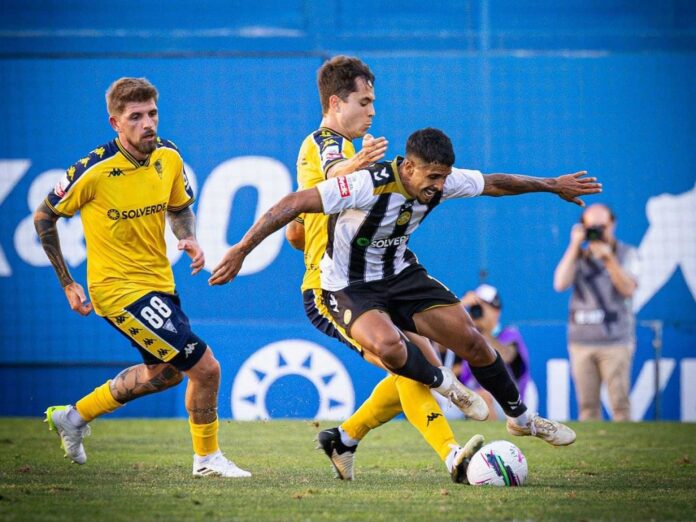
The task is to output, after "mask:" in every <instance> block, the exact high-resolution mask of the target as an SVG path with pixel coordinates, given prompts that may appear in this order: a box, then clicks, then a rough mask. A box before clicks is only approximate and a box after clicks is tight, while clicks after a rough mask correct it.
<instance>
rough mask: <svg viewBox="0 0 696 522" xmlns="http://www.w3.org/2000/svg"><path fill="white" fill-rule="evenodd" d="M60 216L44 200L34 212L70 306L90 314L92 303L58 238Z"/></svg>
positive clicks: (37, 231)
mask: <svg viewBox="0 0 696 522" xmlns="http://www.w3.org/2000/svg"><path fill="white" fill-rule="evenodd" d="M59 217H60V216H59V215H58V214H56V213H55V212H53V210H51V208H50V207H49V206H48V205H47V204H46V201H45V200H44V201H42V202H41V204H40V205H39V206H38V208H37V209H36V211H35V212H34V228H36V233H37V234H38V236H39V240H40V241H41V246H42V247H43V249H44V252H46V256H47V257H48V260H49V261H50V262H51V265H53V269H54V270H55V271H56V275H57V276H58V281H60V286H62V287H63V291H64V292H65V297H66V298H67V299H68V303H69V304H70V308H71V309H73V310H75V311H76V312H77V313H79V314H80V315H89V313H90V312H91V311H92V303H89V302H88V301H87V296H86V295H85V291H84V289H83V288H82V286H81V285H80V284H79V283H76V282H75V281H74V280H73V278H72V276H71V275H70V270H68V265H67V264H66V263H65V258H64V257H63V251H62V250H61V249H60V239H59V238H58V227H57V225H56V223H57V222H58V218H59Z"/></svg>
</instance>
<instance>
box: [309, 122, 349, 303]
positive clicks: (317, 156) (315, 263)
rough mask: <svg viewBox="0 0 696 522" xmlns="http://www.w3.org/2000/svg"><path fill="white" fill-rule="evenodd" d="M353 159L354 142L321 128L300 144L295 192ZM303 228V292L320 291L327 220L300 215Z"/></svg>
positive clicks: (327, 230)
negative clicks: (320, 270) (321, 263)
mask: <svg viewBox="0 0 696 522" xmlns="http://www.w3.org/2000/svg"><path fill="white" fill-rule="evenodd" d="M354 155H355V147H354V146H353V142H351V141H350V140H349V139H348V138H346V137H344V136H341V135H340V134H338V133H337V132H336V131H333V130H331V129H328V128H326V127H321V128H320V129H318V130H316V131H314V132H313V133H312V134H310V135H309V136H307V137H306V138H305V139H304V141H303V142H302V146H301V147H300V153H299V155H298V157H297V184H298V187H299V188H298V190H304V189H308V188H311V187H313V186H315V185H317V184H318V183H321V182H322V181H324V180H325V179H326V172H327V171H328V170H329V167H331V166H332V165H335V164H336V163H338V162H340V161H343V160H345V159H348V158H350V157H352V156H354ZM302 219H303V222H304V228H305V247H304V261H305V274H304V278H303V279H302V291H303V292H304V291H305V290H309V289H315V288H321V280H320V272H319V262H320V261H321V258H322V257H323V256H324V251H325V250H326V244H327V241H328V234H329V216H325V215H324V214H304V215H302Z"/></svg>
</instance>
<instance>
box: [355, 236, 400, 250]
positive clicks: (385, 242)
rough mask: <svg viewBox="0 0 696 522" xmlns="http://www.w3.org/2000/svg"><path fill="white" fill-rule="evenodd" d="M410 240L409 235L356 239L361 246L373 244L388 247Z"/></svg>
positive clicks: (375, 246)
mask: <svg viewBox="0 0 696 522" xmlns="http://www.w3.org/2000/svg"><path fill="white" fill-rule="evenodd" d="M407 241H408V236H398V237H385V238H382V239H373V240H372V241H370V239H369V238H366V237H359V238H358V239H356V240H355V243H356V244H357V245H358V246H359V247H366V246H368V245H369V246H371V247H373V248H388V247H392V246H399V245H403V244H404V243H406V242H407Z"/></svg>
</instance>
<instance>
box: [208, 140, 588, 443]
mask: <svg viewBox="0 0 696 522" xmlns="http://www.w3.org/2000/svg"><path fill="white" fill-rule="evenodd" d="M453 164H454V149H453V147H452V143H451V141H450V139H449V138H448V137H447V136H446V135H445V134H444V133H443V132H442V131H440V130H437V129H432V128H428V129H422V130H419V131H416V132H414V133H413V134H412V135H411V136H410V137H409V138H408V141H407V143H406V157H405V158H401V157H397V158H395V159H394V160H393V161H392V162H380V163H376V164H374V165H371V166H369V167H368V168H366V169H363V170H360V171H357V172H354V173H352V174H349V175H347V176H340V177H338V178H333V179H329V180H327V181H324V182H322V183H320V184H318V185H317V186H316V187H314V188H312V189H307V190H303V191H299V192H295V193H292V194H288V195H287V196H285V197H284V198H282V199H281V200H280V201H279V202H278V203H277V204H276V205H274V206H273V207H271V208H270V209H269V210H268V212H266V214H264V216H262V217H261V218H260V219H259V220H258V221H257V222H256V223H255V224H254V225H253V226H252V227H251V229H250V230H249V231H248V232H247V233H246V234H245V236H244V237H243V238H242V240H241V241H240V242H239V243H237V244H236V245H234V246H233V247H231V248H230V249H229V250H228V251H227V253H226V254H225V256H224V257H223V259H222V260H221V262H220V263H219V264H218V266H217V267H216V268H215V269H214V270H213V273H212V275H211V277H210V279H209V283H210V284H211V285H218V284H224V283H226V282H228V281H231V280H232V279H233V278H234V277H235V276H236V275H237V273H238V272H239V270H240V269H241V266H242V263H243V261H244V258H245V257H246V256H247V255H248V254H249V252H251V251H252V250H253V249H254V248H255V247H256V246H257V245H258V244H259V243H260V242H261V241H263V239H264V238H266V237H267V236H268V235H270V234H271V233H273V232H274V231H276V230H278V229H279V228H281V227H282V226H283V225H285V224H287V223H289V222H290V221H292V220H293V219H295V218H296V217H297V216H298V215H299V214H300V213H302V212H322V213H324V214H337V215H338V217H337V220H336V225H335V228H334V233H333V240H332V242H331V244H330V245H329V246H328V247H327V252H326V255H325V256H324V258H323V259H322V264H321V281H322V289H323V291H324V300H325V302H326V304H327V306H328V307H329V309H330V311H331V313H332V315H333V316H334V318H335V319H336V320H337V321H338V322H340V323H341V324H342V325H343V326H344V327H345V329H346V331H347V332H348V333H349V335H350V336H351V337H352V338H354V339H355V340H356V341H358V342H359V343H360V345H361V346H362V347H363V348H364V349H365V350H367V351H369V352H370V353H372V354H373V355H375V356H376V357H378V358H379V359H380V360H381V361H382V363H383V364H384V366H385V367H387V368H389V369H390V370H392V371H393V372H394V373H397V374H399V375H404V376H407V377H409V378H412V379H414V380H417V381H419V382H427V380H428V379H429V378H431V377H432V378H433V379H435V378H436V373H435V371H434V370H436V369H437V368H435V367H434V366H432V365H431V364H430V363H428V362H427V361H426V360H425V359H424V358H423V356H422V354H420V356H419V353H420V352H419V351H418V350H417V349H416V348H414V347H413V346H412V345H410V343H409V342H408V341H406V340H404V339H403V336H402V335H401V333H400V330H401V331H403V330H408V331H415V332H417V333H419V334H421V335H423V336H425V337H427V338H428V339H431V340H433V341H436V342H438V343H439V344H441V345H443V346H448V347H450V349H452V350H453V351H454V352H455V354H457V355H458V356H459V357H461V358H462V359H465V360H466V361H467V362H468V363H469V365H470V367H471V369H472V372H473V374H474V376H475V377H476V379H477V380H478V381H479V383H480V384H481V386H482V387H483V388H485V389H486V390H488V391H489V392H490V393H491V395H492V396H493V397H494V398H495V399H496V401H497V402H498V403H499V404H500V405H501V406H502V407H503V410H504V411H505V414H506V416H507V417H508V420H507V429H508V432H509V433H511V434H513V435H532V436H537V437H539V438H541V439H543V440H545V441H547V442H549V443H550V444H553V445H557V446H564V445H568V444H572V443H573V442H574V441H575V432H574V431H573V430H572V429H570V428H569V427H567V426H565V425H563V424H561V423H559V422H555V421H551V420H548V419H544V418H543V417H541V416H539V415H538V414H536V413H532V412H528V411H527V407H526V405H525V404H524V403H523V402H522V401H521V399H520V394H519V391H518V389H517V386H516V385H515V383H514V381H513V380H512V379H511V378H510V375H509V374H508V372H507V369H506V368H505V365H504V363H503V361H502V359H501V358H500V356H499V355H498V354H497V352H496V351H495V350H494V349H493V348H491V347H490V346H489V345H488V344H487V343H486V341H485V339H484V338H483V337H482V336H481V334H480V333H479V332H478V331H477V330H476V328H475V326H474V324H473V322H472V320H471V318H470V317H469V315H468V313H467V312H466V309H465V308H464V306H463V305H462V304H461V302H460V300H459V299H458V298H457V296H455V295H454V294H452V292H450V291H449V290H448V289H447V287H445V286H444V285H443V284H442V283H440V282H439V281H437V280H435V279H433V278H431V277H430V276H429V275H428V273H427V271H426V270H425V268H424V267H423V266H421V265H420V264H419V263H418V260H417V258H416V257H415V255H414V254H413V253H412V252H411V251H410V250H408V248H407V247H406V244H407V242H408V238H409V237H410V235H411V234H412V233H413V232H414V231H415V230H416V229H417V228H418V226H419V224H420V223H421V222H422V220H423V219H424V218H425V217H427V216H428V215H429V214H430V212H431V211H432V210H433V209H434V208H435V207H436V206H437V205H438V204H439V203H441V202H442V201H445V200H447V199H454V198H464V197H474V196H479V195H488V196H505V195H517V194H524V193H529V192H550V193H553V194H557V195H558V196H559V197H561V198H562V199H564V200H566V201H569V202H573V203H576V204H578V205H581V206H583V205H584V203H583V201H582V200H581V199H580V196H584V195H590V194H596V193H599V192H601V185H600V184H599V183H597V180H596V179H595V178H592V177H586V174H587V172H585V171H580V172H576V173H573V174H566V175H562V176H558V177H555V178H536V177H530V176H522V175H516V174H489V175H486V176H484V175H482V174H481V173H480V172H479V171H472V170H463V169H457V168H453V167H452V165H453Z"/></svg>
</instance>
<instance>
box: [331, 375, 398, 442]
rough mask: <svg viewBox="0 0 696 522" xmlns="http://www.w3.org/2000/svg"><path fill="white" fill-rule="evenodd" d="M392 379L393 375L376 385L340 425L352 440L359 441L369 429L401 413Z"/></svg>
mask: <svg viewBox="0 0 696 522" xmlns="http://www.w3.org/2000/svg"><path fill="white" fill-rule="evenodd" d="M394 379H395V376H394V375H388V376H387V377H385V378H384V379H382V380H381V381H380V382H379V383H377V386H375V389H374V390H372V394H371V395H370V396H369V397H368V398H367V400H366V401H365V402H363V403H362V406H360V408H358V410H357V411H356V412H355V413H354V414H353V415H351V416H350V418H349V419H348V420H346V421H345V422H344V423H343V424H341V428H342V429H343V431H345V432H346V433H347V434H348V435H349V436H350V437H351V438H352V439H355V440H361V439H362V438H363V437H364V436H365V435H367V432H369V431H370V430H371V429H374V428H378V427H379V426H381V425H382V424H384V423H386V422H389V421H390V420H392V419H393V418H394V417H396V416H397V415H398V414H399V413H401V402H400V401H399V392H398V391H397V389H396V384H395V382H394Z"/></svg>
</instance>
